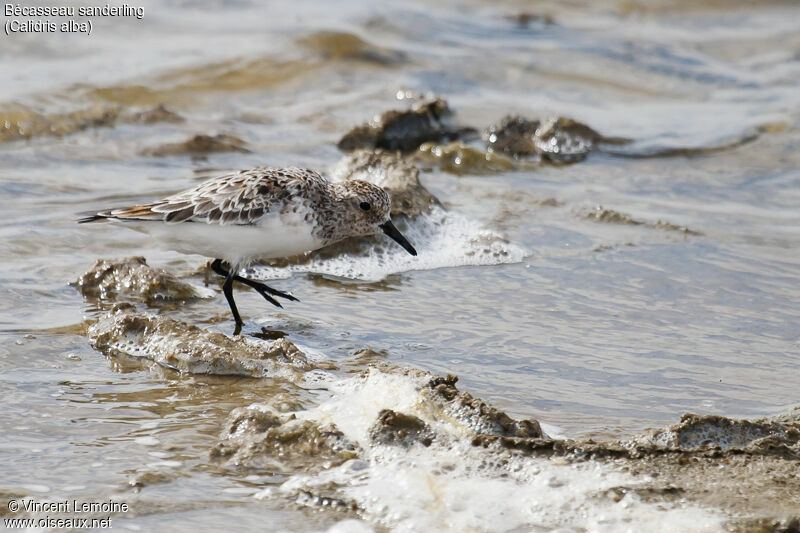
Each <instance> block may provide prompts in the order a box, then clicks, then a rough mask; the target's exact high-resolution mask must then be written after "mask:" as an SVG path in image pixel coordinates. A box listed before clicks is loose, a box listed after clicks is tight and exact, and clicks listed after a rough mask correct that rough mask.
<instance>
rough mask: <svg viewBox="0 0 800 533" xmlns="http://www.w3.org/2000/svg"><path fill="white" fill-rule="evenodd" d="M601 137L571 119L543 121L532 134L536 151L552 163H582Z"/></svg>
mask: <svg viewBox="0 0 800 533" xmlns="http://www.w3.org/2000/svg"><path fill="white" fill-rule="evenodd" d="M600 139H602V136H601V135H600V134H599V133H597V132H596V131H594V130H593V129H592V128H590V127H589V126H587V125H586V124H582V123H580V122H576V121H574V120H572V119H571V118H565V117H557V118H552V119H548V120H543V121H542V123H541V124H539V127H538V128H536V132H535V133H534V134H533V142H534V144H535V145H536V150H538V151H539V153H540V154H542V156H543V157H544V158H545V159H547V160H549V161H551V162H554V163H574V162H576V161H582V160H583V159H585V158H586V156H587V155H588V154H589V152H591V151H592V150H594V147H595V143H597V141H599V140H600Z"/></svg>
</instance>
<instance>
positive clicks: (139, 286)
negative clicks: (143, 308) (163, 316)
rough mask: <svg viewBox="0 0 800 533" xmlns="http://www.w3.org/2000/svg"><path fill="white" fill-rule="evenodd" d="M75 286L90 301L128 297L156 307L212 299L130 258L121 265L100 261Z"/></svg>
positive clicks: (186, 284) (143, 262) (142, 259)
mask: <svg viewBox="0 0 800 533" xmlns="http://www.w3.org/2000/svg"><path fill="white" fill-rule="evenodd" d="M72 285H73V286H74V287H75V288H76V289H77V290H78V292H80V293H81V294H82V295H83V296H85V297H86V298H91V299H100V300H115V299H117V298H120V297H124V298H130V299H134V300H139V301H144V302H148V303H152V302H157V301H164V300H174V301H179V300H191V299H194V298H207V297H208V296H209V294H208V293H206V292H205V291H204V290H202V289H201V288H199V287H194V286H193V285H191V284H189V283H186V282H185V281H181V280H180V279H178V278H176V277H175V276H173V275H172V274H170V273H169V272H166V271H164V270H161V269H156V268H153V267H151V266H149V265H148V264H147V261H146V260H145V258H144V257H128V258H125V259H121V260H118V261H114V260H109V259H98V260H97V262H96V263H95V265H94V266H93V267H92V268H91V270H89V271H87V272H86V273H84V274H83V275H81V277H79V278H78V279H77V280H75V281H74V282H73V283H72Z"/></svg>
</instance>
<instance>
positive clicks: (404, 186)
mask: <svg viewBox="0 0 800 533" xmlns="http://www.w3.org/2000/svg"><path fill="white" fill-rule="evenodd" d="M331 174H332V176H331V177H332V179H333V180H334V181H344V180H350V179H357V180H364V181H368V182H370V183H373V184H375V185H377V186H379V187H382V188H383V189H384V190H386V191H387V192H388V193H389V195H390V196H391V197H392V216H397V215H404V216H408V217H414V216H417V215H420V214H422V213H427V212H430V210H431V208H432V207H433V206H435V205H441V202H439V200H438V198H436V197H435V196H433V195H432V194H431V193H430V192H429V191H428V189H426V188H425V187H424V186H423V185H422V184H421V183H420V181H419V169H418V168H417V167H416V166H415V165H414V164H413V163H411V162H410V161H408V160H407V159H404V158H402V157H400V156H399V155H398V154H397V153H394V152H387V151H385V150H356V151H355V152H353V153H351V154H349V155H346V156H344V157H343V158H342V159H341V160H340V161H339V162H338V163H337V164H336V165H335V166H334V167H333V169H332V171H331Z"/></svg>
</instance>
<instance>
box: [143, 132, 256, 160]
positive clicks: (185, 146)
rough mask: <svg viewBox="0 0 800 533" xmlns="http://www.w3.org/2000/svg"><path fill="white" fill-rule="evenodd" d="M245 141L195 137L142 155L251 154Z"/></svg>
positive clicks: (221, 137)
mask: <svg viewBox="0 0 800 533" xmlns="http://www.w3.org/2000/svg"><path fill="white" fill-rule="evenodd" d="M244 144H245V143H244V141H243V140H241V139H239V138H238V137H234V136H233V135H224V134H219V135H214V136H211V135H202V134H200V135H195V136H194V137H192V138H191V139H188V140H186V141H183V142H179V143H167V144H162V145H161V146H156V147H154V148H147V149H145V150H142V155H149V156H154V157H164V156H169V155H181V154H194V155H198V154H208V153H212V152H240V153H250V150H248V149H247V148H245V147H244Z"/></svg>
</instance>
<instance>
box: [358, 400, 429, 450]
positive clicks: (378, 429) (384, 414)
mask: <svg viewBox="0 0 800 533" xmlns="http://www.w3.org/2000/svg"><path fill="white" fill-rule="evenodd" d="M369 438H370V440H371V441H372V442H373V443H374V444H386V445H400V446H403V447H408V446H411V445H412V444H415V443H420V444H422V445H423V446H430V445H431V443H432V442H433V439H434V433H433V431H432V430H431V429H430V428H429V427H428V425H427V424H426V423H425V422H423V421H422V420H421V419H420V418H418V417H416V416H413V415H407V414H403V413H398V412H396V411H393V410H391V409H384V410H382V411H381V412H380V413H379V414H378V420H376V421H375V423H374V424H373V425H372V427H371V428H370V430H369Z"/></svg>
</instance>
